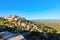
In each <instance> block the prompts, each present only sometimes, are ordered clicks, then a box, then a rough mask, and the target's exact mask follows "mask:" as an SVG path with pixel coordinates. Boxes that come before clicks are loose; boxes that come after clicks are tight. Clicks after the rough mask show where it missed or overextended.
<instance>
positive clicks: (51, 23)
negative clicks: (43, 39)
mask: <svg viewBox="0 0 60 40" xmlns="http://www.w3.org/2000/svg"><path fill="white" fill-rule="evenodd" d="M57 20H58V19H57ZM33 22H35V23H37V25H40V24H41V25H47V26H49V27H52V28H54V29H56V30H57V33H60V21H54V20H52V21H37V20H34V21H33Z"/></svg>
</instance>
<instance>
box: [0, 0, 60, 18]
mask: <svg viewBox="0 0 60 40" xmlns="http://www.w3.org/2000/svg"><path fill="white" fill-rule="evenodd" d="M8 15H18V16H21V17H24V18H26V19H60V0H0V16H8Z"/></svg>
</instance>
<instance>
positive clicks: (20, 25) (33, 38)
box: [0, 15, 56, 40]
mask: <svg viewBox="0 0 60 40" xmlns="http://www.w3.org/2000/svg"><path fill="white" fill-rule="evenodd" d="M47 33H56V30H55V29H53V28H51V27H48V26H46V25H38V24H36V23H34V22H32V21H30V20H26V19H25V18H21V17H19V16H16V15H10V16H6V17H0V39H4V40H5V39H6V40H15V39H16V40H40V39H41V40H44V38H45V40H47V39H49V38H48V36H47ZM3 34H4V35H3ZM13 35H16V36H14V37H13V38H11V37H12V36H13ZM44 35H45V37H44ZM7 36H8V37H7ZM19 38H20V39H19Z"/></svg>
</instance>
